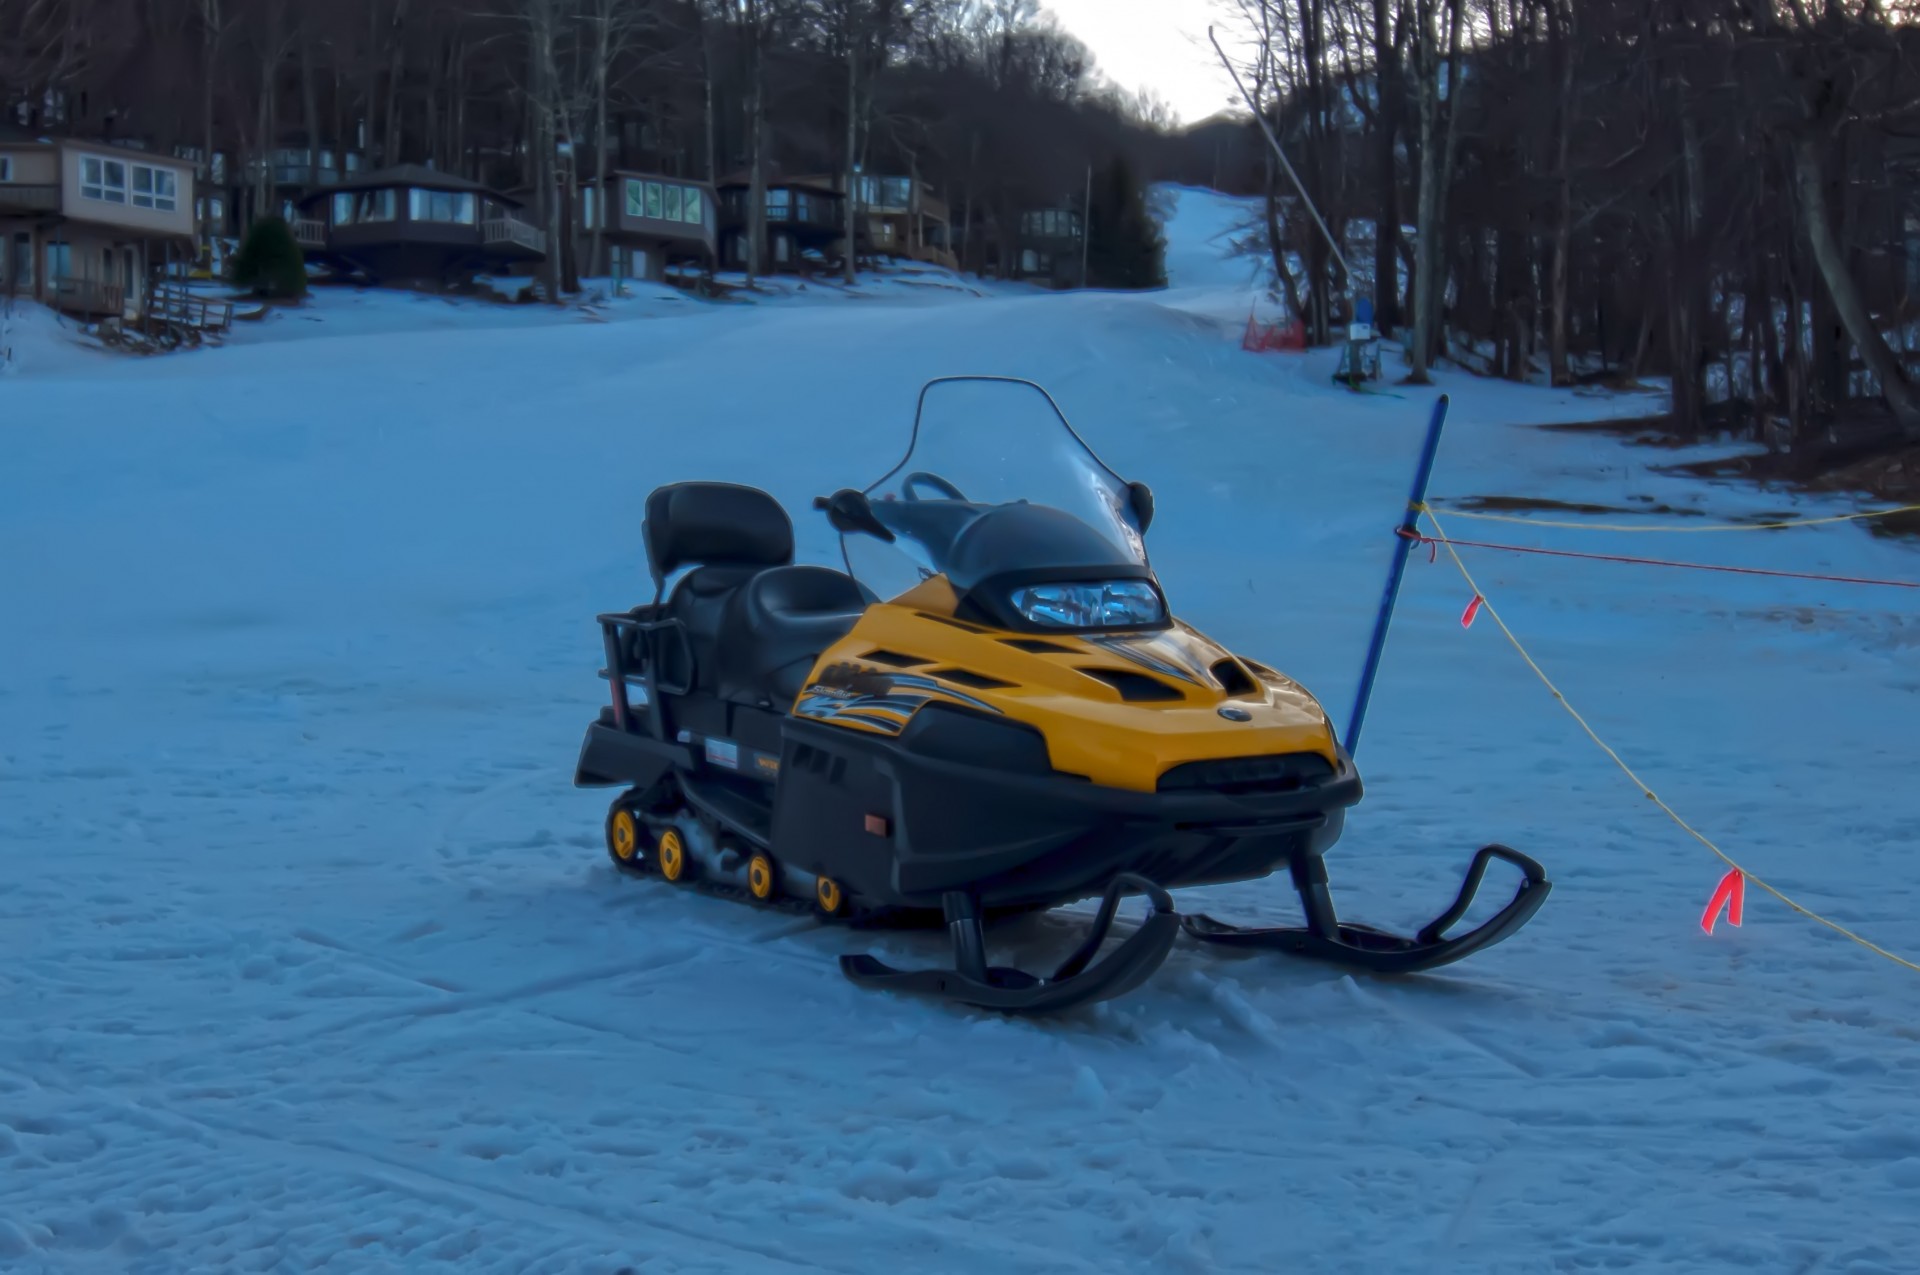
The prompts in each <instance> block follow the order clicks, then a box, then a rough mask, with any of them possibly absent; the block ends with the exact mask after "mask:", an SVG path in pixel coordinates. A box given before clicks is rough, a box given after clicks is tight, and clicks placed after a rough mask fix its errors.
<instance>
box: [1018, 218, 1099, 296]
mask: <svg viewBox="0 0 1920 1275" xmlns="http://www.w3.org/2000/svg"><path fill="white" fill-rule="evenodd" d="M1076 202H1077V201H1076ZM1011 238H1012V242H1011V243H1010V244H1006V245H1004V246H1003V247H1002V250H1001V253H1000V265H1001V269H1002V271H1003V272H1005V274H1006V275H1007V277H1008V278H1011V279H1034V280H1037V281H1040V282H1043V283H1048V284H1051V285H1052V286H1053V287H1056V288H1077V287H1080V286H1081V285H1082V283H1084V282H1085V281H1084V280H1083V279H1082V277H1081V273H1082V272H1081V262H1082V261H1083V260H1084V259H1085V258H1084V251H1085V243H1086V230H1085V224H1084V222H1083V219H1082V217H1081V213H1080V209H1078V208H1071V207H1046V208H1029V209H1026V210H1025V211H1023V212H1021V213H1020V216H1019V220H1018V221H1017V222H1016V223H1015V226H1014V233H1013V235H1012V236H1011Z"/></svg>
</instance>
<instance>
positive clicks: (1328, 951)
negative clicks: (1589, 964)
mask: <svg viewBox="0 0 1920 1275" xmlns="http://www.w3.org/2000/svg"><path fill="white" fill-rule="evenodd" d="M1495 859H1499V860H1501V861H1503V862H1506V863H1510V864H1512V865H1513V866H1514V867H1516V868H1518V869H1520V872H1521V874H1522V875H1521V881H1520V885H1519V887H1518V888H1517V889H1516V890H1515V891H1514V895H1513V898H1512V899H1511V900H1510V901H1509V902H1508V903H1507V905H1506V906H1505V907H1504V908H1502V909H1500V911H1499V912H1498V913H1496V914H1495V915H1494V916H1493V917H1492V918H1491V919H1489V920H1488V921H1487V922H1486V923H1485V924H1483V925H1480V926H1478V927H1476V928H1475V929H1472V930H1469V931H1467V932H1466V933H1465V934H1462V935H1459V936H1457V937H1455V938H1446V937H1444V935H1445V934H1446V931H1447V930H1448V929H1450V928H1452V927H1453V925H1454V924H1456V923H1457V922H1458V921H1459V920H1460V918H1461V917H1463V916H1465V915H1466V913H1467V909H1468V908H1469V907H1471V906H1473V900H1474V896H1475V895H1476V894H1478V893H1479V890H1480V882H1481V880H1482V879H1483V878H1484V877H1485V876H1486V874H1487V865H1488V864H1489V863H1491V862H1492V861H1493V860H1495ZM1293 884H1294V888H1295V889H1296V890H1298V891H1299V893H1300V902H1301V906H1302V908H1303V909H1304V910H1305V912H1306V919H1307V924H1306V925H1305V926H1304V927H1297V928H1296V927H1281V926H1272V927H1259V928H1242V927H1240V926H1236V925H1228V924H1225V923H1224V922H1221V921H1216V920H1214V919H1213V918H1212V917H1210V916H1206V915H1204V914H1197V915H1194V916H1188V917H1182V918H1181V925H1182V927H1183V928H1184V929H1185V930H1186V932H1187V933H1188V934H1190V935H1192V936H1193V937H1194V938H1196V939H1199V940H1201V941H1203V942H1207V943H1216V944H1219V945H1221V946H1224V947H1243V948H1261V949H1264V950H1267V951H1275V952H1284V953H1287V954H1288V955H1292V956H1305V957H1309V958H1312V959H1315V960H1322V961H1331V962H1333V963H1335V964H1338V965H1343V966H1346V967H1347V968H1349V969H1355V970H1360V971H1363V972H1366V973H1372V974H1413V973H1417V972H1419V971H1421V970H1430V969H1434V968H1436V967H1438V966H1441V965H1447V964H1451V963H1452V962H1454V961H1457V960H1460V959H1461V958H1462V957H1466V956H1471V955H1473V954H1474V953H1475V952H1478V951H1480V950H1481V949H1483V948H1488V947H1492V946H1493V945H1494V944H1495V943H1498V942H1500V941H1502V940H1503V939H1507V938H1511V937H1512V936H1513V935H1514V933H1515V932H1516V931H1518V930H1519V929H1520V927H1521V926H1523V925H1525V924H1526V923H1527V922H1528V921H1530V920H1532V919H1533V914H1534V913H1535V912H1538V911H1539V910H1540V905H1541V904H1542V903H1545V902H1546V901H1547V894H1548V892H1549V891H1551V890H1552V889H1553V884H1552V883H1551V882H1550V881H1548V880H1547V873H1546V869H1545V868H1542V867H1541V866H1540V864H1539V863H1538V862H1536V861H1535V860H1533V859H1531V858H1529V857H1528V856H1526V855H1524V854H1521V853H1520V852H1519V851H1518V850H1514V849H1511V848H1509V847H1507V846H1501V845H1490V846H1483V847H1482V848H1481V849H1480V850H1479V852H1478V853H1476V854H1475V855H1474V856H1473V863H1472V865H1471V866H1470V867H1469V868H1468V869H1467V875H1466V879H1465V880H1464V881H1462V882H1461V885H1460V892H1459V894H1458V895H1457V896H1456V897H1455V898H1454V900H1453V905H1452V906H1451V907H1449V908H1448V909H1447V910H1446V911H1445V912H1442V913H1441V914H1440V915H1439V916H1437V917H1435V918H1434V919H1433V920H1432V921H1430V922H1428V923H1427V924H1426V925H1425V926H1423V927H1421V929H1420V931H1419V932H1418V933H1417V934H1416V935H1414V936H1413V937H1412V938H1406V937H1404V936H1402V935H1398V934H1390V933H1388V932H1386V931H1384V930H1376V929H1374V928H1373V927H1371V926H1366V925H1353V924H1350V923H1344V922H1342V921H1340V920H1339V919H1338V918H1337V917H1336V916H1335V914H1334V910H1333V898H1332V895H1331V893H1330V892H1329V890H1328V888H1327V869H1326V863H1325V861H1324V860H1322V859H1321V858H1319V857H1318V856H1314V857H1313V858H1311V859H1307V860H1296V861H1295V862H1294V864H1293Z"/></svg>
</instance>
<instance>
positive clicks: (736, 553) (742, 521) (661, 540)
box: [640, 483, 793, 587]
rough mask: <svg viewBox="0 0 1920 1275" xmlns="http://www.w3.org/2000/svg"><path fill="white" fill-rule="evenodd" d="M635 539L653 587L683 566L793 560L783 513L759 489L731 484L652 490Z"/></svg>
mask: <svg viewBox="0 0 1920 1275" xmlns="http://www.w3.org/2000/svg"><path fill="white" fill-rule="evenodd" d="M640 535H641V538H642V539H643V540H645V541H646V544H647V565H648V566H649V567H651V568H652V571H653V582H654V585H655V586H656V587H658V586H659V585H661V584H662V583H663V582H664V581H665V580H666V578H667V577H668V576H670V575H672V574H673V573H674V572H675V571H677V570H679V569H680V568H681V567H684V566H700V567H732V568H740V567H784V566H786V565H787V564H788V563H790V562H792V561H793V520H792V519H790V518H788V517H787V511H786V510H784V509H782V508H781V507H780V502H779V501H777V500H775V499H774V498H773V497H772V496H769V495H768V494H767V493H766V492H764V491H761V490H760V489H759V488H757V487H742V486H740V485H739V484H737V483H670V484H668V485H667V486H665V487H657V488H655V489H654V491H653V493H652V494H651V495H649V496H648V497H647V513H646V521H645V522H644V523H643V524H642V525H641V528H640Z"/></svg>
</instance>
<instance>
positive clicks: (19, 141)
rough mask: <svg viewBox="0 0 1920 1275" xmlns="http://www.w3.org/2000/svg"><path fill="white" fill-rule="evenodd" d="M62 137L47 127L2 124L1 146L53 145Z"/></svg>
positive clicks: (0, 126) (0, 128)
mask: <svg viewBox="0 0 1920 1275" xmlns="http://www.w3.org/2000/svg"><path fill="white" fill-rule="evenodd" d="M59 140H60V138H59V137H58V136H56V135H55V134H53V133H50V132H48V131H46V130H45V129H33V128H18V127H16V126H14V125H12V124H0V146H52V145H53V144H54V143H55V142H58V141H59Z"/></svg>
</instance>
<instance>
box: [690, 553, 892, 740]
mask: <svg viewBox="0 0 1920 1275" xmlns="http://www.w3.org/2000/svg"><path fill="white" fill-rule="evenodd" d="M876 600H877V599H876V598H875V597H874V595H873V594H872V593H871V592H870V591H868V590H867V589H865V588H863V587H861V585H860V583H859V582H858V581H856V580H855V579H854V578H853V577H852V576H850V575H847V574H846V573H845V572H843V571H835V570H833V569H832V568H831V567H813V566H793V567H771V568H769V569H767V570H765V571H760V572H756V573H755V574H754V575H753V577H752V578H750V579H749V580H748V581H747V582H746V583H745V584H744V585H743V586H741V587H740V588H739V589H738V590H736V591H735V592H734V594H733V596H732V597H730V598H729V599H728V600H727V605H726V610H725V613H724V615H723V617H722V619H721V623H720V647H719V651H718V656H719V663H720V669H719V675H720V681H721V692H720V693H721V694H722V695H724V696H726V697H727V698H728V699H735V700H740V701H743V702H746V703H750V704H757V705H762V706H767V707H776V708H779V709H782V710H783V711H784V710H785V708H786V707H787V706H788V705H790V704H791V703H792V702H793V700H794V698H795V697H796V696H798V695H799V694H800V689H801V687H802V686H804V685H805V684H806V680H807V674H808V673H810V672H812V670H813V666H814V664H815V662H816V661H818V660H819V658H820V655H821V653H822V652H823V651H825V650H826V649H827V648H828V647H830V646H832V645H833V644H834V643H835V642H838V641H839V640H840V639H841V638H844V637H845V636H847V634H849V633H851V632H852V631H853V626H854V623H855V622H856V621H858V620H859V618H860V614H861V612H863V611H865V610H866V609H867V607H868V606H869V605H871V604H872V603H873V602H875V601H876Z"/></svg>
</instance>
